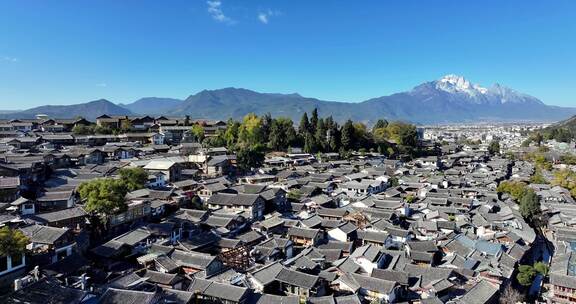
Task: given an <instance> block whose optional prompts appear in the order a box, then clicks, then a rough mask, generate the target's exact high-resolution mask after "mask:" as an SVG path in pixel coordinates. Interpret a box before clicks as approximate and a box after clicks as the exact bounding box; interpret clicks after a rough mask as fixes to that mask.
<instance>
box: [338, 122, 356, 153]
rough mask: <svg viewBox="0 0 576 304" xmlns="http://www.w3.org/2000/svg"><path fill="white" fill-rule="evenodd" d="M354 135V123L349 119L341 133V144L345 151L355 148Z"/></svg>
mask: <svg viewBox="0 0 576 304" xmlns="http://www.w3.org/2000/svg"><path fill="white" fill-rule="evenodd" d="M354 133H355V129H354V123H353V122H352V120H350V119H348V120H347V121H346V123H345V124H344V125H343V126H342V130H341V131H340V143H341V144H342V148H344V149H345V150H350V149H352V148H354Z"/></svg>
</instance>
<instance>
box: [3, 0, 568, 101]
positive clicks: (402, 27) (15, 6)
mask: <svg viewBox="0 0 576 304" xmlns="http://www.w3.org/2000/svg"><path fill="white" fill-rule="evenodd" d="M450 73H454V74H459V75H463V76H465V77H466V78H468V79H469V80H471V81H472V82H475V83H479V84H482V85H485V86H489V85H491V84H493V83H495V82H498V83H501V84H504V85H506V86H509V87H512V88H514V89H517V90H519V91H522V92H525V93H528V94H531V95H534V96H536V97H538V98H540V99H542V100H543V101H544V102H545V103H548V104H555V105H564V106H576V1H572V0H566V1H527V0H523V1H520V0H507V1H502V0H484V1H455V0H454V1H432V0H430V1H428V0H426V1H424V0H402V1H382V0H380V1H376V0H374V1H359V0H356V1H328V0H327V1H311V0H285V1H279V0H242V1H241V0H211V1H203V0H188V1H170V0H166V1H160V0H154V1H152V0H138V1H137V0H133V1H123V0H102V1H86V0H60V1H39V0H27V1H21V0H2V1H0V109H4V110H5V109H24V108H29V107H33V106H38V105H44V104H71V103H79V102H87V101H90V100H94V99H99V98H106V99H109V100H111V101H113V102H116V103H121V102H122V103H127V102H132V101H134V100H136V99H138V98H140V97H145V96H159V97H174V98H185V97H187V96H188V95H190V94H193V93H196V92H197V91H199V90H202V89H217V88H222V87H230V86H234V87H244V88H248V89H252V90H257V91H261V92H279V93H293V92H298V93H300V94H302V95H304V96H310V97H317V98H321V99H325V100H335V101H362V100H365V99H367V98H371V97H377V96H382V95H388V94H392V93H395V92H400V91H404V90H408V89H410V88H412V87H413V86H415V85H417V84H419V83H422V82H424V81H429V80H434V79H437V78H440V77H441V76H443V75H445V74H450Z"/></svg>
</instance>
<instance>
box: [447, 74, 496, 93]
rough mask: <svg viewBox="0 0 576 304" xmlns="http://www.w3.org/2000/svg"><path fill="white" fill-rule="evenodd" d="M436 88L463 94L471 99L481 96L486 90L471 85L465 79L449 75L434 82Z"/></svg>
mask: <svg viewBox="0 0 576 304" xmlns="http://www.w3.org/2000/svg"><path fill="white" fill-rule="evenodd" d="M436 88H437V89H440V90H442V91H446V92H449V93H457V92H459V93H465V94H467V95H470V96H472V97H475V96H478V95H483V94H486V92H488V89H486V88H484V87H481V86H479V85H477V84H473V83H471V82H470V81H468V80H467V79H466V78H464V77H462V76H458V75H454V74H449V75H446V76H444V77H442V78H441V79H440V80H438V81H436Z"/></svg>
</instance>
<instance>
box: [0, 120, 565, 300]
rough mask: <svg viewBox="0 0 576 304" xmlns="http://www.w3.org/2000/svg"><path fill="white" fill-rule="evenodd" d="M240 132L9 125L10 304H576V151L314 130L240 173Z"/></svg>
mask: <svg viewBox="0 0 576 304" xmlns="http://www.w3.org/2000/svg"><path fill="white" fill-rule="evenodd" d="M316 119H317V117H316ZM307 121H308V118H306V122H307ZM321 121H324V120H322V119H321ZM326 121H327V120H326ZM386 124H387V122H386ZM302 125H306V124H302V123H301V126H302ZM315 125H318V123H317V122H316V123H315ZM350 125H351V123H350ZM229 127H230V123H228V122H224V121H217V120H206V119H191V118H190V117H177V118H174V117H164V116H161V117H151V116H143V117H128V116H112V115H110V116H109V115H102V116H99V117H98V118H96V120H95V121H94V122H91V121H88V120H86V119H84V118H81V117H78V118H75V119H55V118H50V117H46V116H42V115H40V116H39V117H37V118H35V119H14V120H6V121H2V122H0V226H1V227H2V228H0V256H1V257H0V286H2V288H3V289H2V290H3V292H2V293H1V294H2V296H0V302H2V303H105V304H109V303H139V304H160V303H243V304H251V303H254V304H267V303H311V304H322V303H334V304H344V303H351V304H352V303H424V304H428V303H462V304H464V303H516V302H517V301H526V302H534V301H542V302H548V303H571V302H575V301H576V296H575V294H576V293H575V292H576V268H575V267H576V254H574V250H575V249H576V222H575V221H574V218H575V216H576V202H575V200H574V196H575V193H576V191H573V192H572V193H571V191H572V190H573V189H576V177H574V175H566V177H565V178H564V179H566V180H571V181H572V184H568V183H567V184H561V183H559V182H558V179H557V176H560V175H559V174H560V173H559V172H561V173H566V174H568V172H570V171H571V172H576V163H574V158H572V159H570V158H568V157H566V155H569V154H571V153H574V152H576V150H575V148H574V147H575V146H574V142H567V143H560V142H556V141H555V140H553V139H551V140H541V141H538V142H537V143H534V142H532V143H530V142H526V139H528V138H530V136H531V135H530V134H532V133H530V132H533V131H534V130H539V128H540V126H535V125H515V126H506V127H502V128H501V129H497V128H493V127H488V128H485V129H483V131H482V132H479V131H478V130H471V129H470V128H468V127H466V128H465V127H460V128H458V127H451V128H428V129H424V130H423V129H418V134H417V135H418V142H417V143H413V144H414V145H417V146H418V149H405V148H403V147H400V145H402V143H401V142H399V141H398V140H392V139H390V140H386V142H385V143H382V142H379V143H377V144H378V145H377V146H376V145H374V147H373V148H368V149H366V148H364V147H360V146H353V145H352V144H350V145H349V146H348V149H342V148H341V149H339V150H335V151H328V150H326V149H324V150H323V149H322V148H321V147H322V146H323V144H321V143H319V141H318V140H316V141H315V142H314V139H313V137H312V136H313V134H317V133H319V134H320V137H322V138H323V137H325V134H330V132H329V130H330V129H329V128H328V132H325V131H318V127H317V129H316V131H318V132H316V133H315V132H310V134H308V135H310V137H307V135H305V136H304V137H305V138H306V139H305V140H304V141H303V142H301V144H302V145H301V146H300V147H299V146H296V145H294V146H290V148H289V149H286V151H274V150H275V149H270V148H269V149H268V150H267V151H266V152H267V153H266V154H265V157H264V158H263V160H261V161H257V162H254V161H248V162H247V164H245V163H244V162H245V159H246V158H248V159H250V154H248V156H247V155H244V154H242V153H241V152H238V151H235V150H234V149H231V148H230V147H227V145H226V143H225V141H220V140H217V138H219V136H222V135H223V134H224V132H225V131H226V130H227V128H229ZM290 127H291V126H290ZM310 128H312V127H310ZM354 128H356V129H354V130H358V125H356V126H355V127H354ZM385 128H386V127H385V126H381V128H380V129H381V130H384V129H385ZM299 129H302V127H300V128H299ZM342 129H344V126H343V127H342ZM360 129H361V128H360ZM97 130H100V131H97ZM198 130H201V136H199V134H200V133H199V131H198ZM374 130H375V131H374V132H373V133H374V134H377V133H378V128H377V127H375V128H374ZM301 131H302V130H298V132H301ZM342 132H343V131H342ZM366 132H367V133H370V132H369V131H366ZM382 132H383V131H382ZM311 134H312V135H311ZM314 136H317V135H314ZM374 136H375V135H374ZM210 138H212V139H210ZM387 139H388V138H387ZM221 142H222V143H224V144H222V145H218V144H217V143H221ZM327 142H330V140H327ZM207 143H210V145H209V144H207ZM313 143H314V144H315V145H313ZM283 144H284V145H286V143H283ZM358 145H360V144H358ZM324 146H325V145H324ZM313 147H316V148H313ZM415 151H417V152H418V153H416V152H415ZM255 163H258V165H257V166H253V164H255ZM95 181H96V183H94V182H95ZM98 181H100V182H102V183H101V184H98ZM91 186H93V187H94V188H90V187H91ZM97 187H101V188H97ZM115 187H119V188H122V189H123V191H124V192H122V194H123V195H122V197H121V198H120V200H121V205H118V204H116V203H117V202H115V201H111V202H108V201H106V203H107V204H104V201H105V199H108V198H109V197H110V195H111V194H112V193H113V192H114V193H115V191H116V188H115ZM571 187H573V188H571ZM94 189H97V190H94ZM516 190H518V191H516Z"/></svg>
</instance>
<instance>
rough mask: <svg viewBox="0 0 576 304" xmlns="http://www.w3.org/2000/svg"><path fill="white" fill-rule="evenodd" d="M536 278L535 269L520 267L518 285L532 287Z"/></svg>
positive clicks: (528, 266) (526, 266) (517, 276)
mask: <svg viewBox="0 0 576 304" xmlns="http://www.w3.org/2000/svg"><path fill="white" fill-rule="evenodd" d="M535 276H536V270H534V267H532V266H530V265H520V266H518V274H517V275H516V279H517V280H518V283H520V285H522V286H530V285H532V281H533V280H534V277H535Z"/></svg>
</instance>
